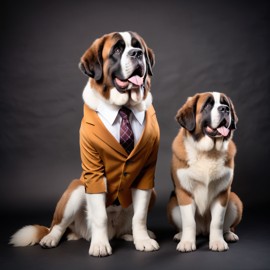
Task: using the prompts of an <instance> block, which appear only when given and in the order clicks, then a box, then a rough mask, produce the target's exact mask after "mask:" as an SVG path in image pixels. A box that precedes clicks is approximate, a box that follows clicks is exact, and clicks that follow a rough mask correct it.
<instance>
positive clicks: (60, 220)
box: [39, 181, 85, 248]
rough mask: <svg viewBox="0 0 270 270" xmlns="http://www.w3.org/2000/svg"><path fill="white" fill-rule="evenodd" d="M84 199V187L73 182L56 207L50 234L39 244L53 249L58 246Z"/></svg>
mask: <svg viewBox="0 0 270 270" xmlns="http://www.w3.org/2000/svg"><path fill="white" fill-rule="evenodd" d="M76 186H77V187H76ZM72 189H73V190H72ZM66 197H68V200H66ZM84 198H85V196H84V187H83V186H82V185H79V186H78V182H76V181H73V182H72V184H71V185H70V188H68V189H67V190H66V192H65V193H64V194H63V196H62V197H61V199H60V200H59V202H58V204H57V206H56V209H55V213H54V219H53V222H52V227H51V230H50V233H49V234H47V235H46V236H44V237H43V238H42V239H41V241H40V242H39V244H40V245H41V246H42V247H44V248H53V247H56V246H57V245H58V243H59V241H60V239H61V237H62V236H63V234H64V233H65V231H66V229H67V227H68V226H69V225H70V224H71V223H72V222H73V221H74V218H75V215H76V213H77V212H78V210H79V209H80V208H81V207H82V204H83V203H84ZM63 205H65V206H64V210H63Z"/></svg>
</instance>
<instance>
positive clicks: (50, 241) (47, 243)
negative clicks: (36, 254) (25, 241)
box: [39, 234, 60, 248]
mask: <svg viewBox="0 0 270 270" xmlns="http://www.w3.org/2000/svg"><path fill="white" fill-rule="evenodd" d="M59 241H60V238H59V237H57V236H54V235H51V234H48V235H46V236H44V237H43V238H42V239H41V240H40V242H39V244H40V245H41V246H42V247H43V248H54V247H56V246H57V245H58V243H59Z"/></svg>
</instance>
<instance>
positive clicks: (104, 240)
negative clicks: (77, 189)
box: [86, 193, 112, 257]
mask: <svg viewBox="0 0 270 270" xmlns="http://www.w3.org/2000/svg"><path fill="white" fill-rule="evenodd" d="M105 200H106V195H105V193H100V194H86V201H87V215H88V218H87V219H88V220H87V222H88V226H89V228H91V230H92V237H91V244H90V249H89V254H90V255H92V256H95V257H104V256H108V255H111V254H112V248H111V246H110V243H109V238H108V217H107V212H106V203H105Z"/></svg>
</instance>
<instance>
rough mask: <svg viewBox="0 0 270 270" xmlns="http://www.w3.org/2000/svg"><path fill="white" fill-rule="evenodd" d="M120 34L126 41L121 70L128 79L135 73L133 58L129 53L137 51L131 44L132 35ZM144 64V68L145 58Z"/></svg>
mask: <svg viewBox="0 0 270 270" xmlns="http://www.w3.org/2000/svg"><path fill="white" fill-rule="evenodd" d="M119 34H120V35H121V36H122V38H123V40H124V41H125V49H124V51H123V54H122V57H121V69H122V73H123V77H124V78H126V79H128V78H129V77H130V75H131V74H132V73H133V71H134V69H133V64H132V61H131V57H130V56H129V55H128V53H129V51H130V50H132V49H136V48H135V47H133V46H132V44H131V40H132V36H131V35H130V33H128V32H120V33H119ZM143 64H144V66H146V62H145V57H143ZM144 75H145V74H143V76H144Z"/></svg>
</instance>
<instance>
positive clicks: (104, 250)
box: [89, 242, 112, 257]
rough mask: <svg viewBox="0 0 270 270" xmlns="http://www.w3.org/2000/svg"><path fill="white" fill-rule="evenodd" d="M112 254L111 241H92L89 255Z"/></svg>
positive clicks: (101, 255)
mask: <svg viewBox="0 0 270 270" xmlns="http://www.w3.org/2000/svg"><path fill="white" fill-rule="evenodd" d="M111 254H112V248H111V246H110V244H109V243H101V242H100V243H91V245H90V249H89V255H91V256H94V257H105V256H109V255H111Z"/></svg>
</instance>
